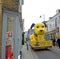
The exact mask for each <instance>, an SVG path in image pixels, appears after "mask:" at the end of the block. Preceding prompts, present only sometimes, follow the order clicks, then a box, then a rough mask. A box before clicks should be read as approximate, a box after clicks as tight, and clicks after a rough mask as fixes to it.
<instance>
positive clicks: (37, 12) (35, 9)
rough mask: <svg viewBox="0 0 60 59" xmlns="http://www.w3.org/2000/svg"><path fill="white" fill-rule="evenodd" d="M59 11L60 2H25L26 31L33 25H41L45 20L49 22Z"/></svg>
mask: <svg viewBox="0 0 60 59" xmlns="http://www.w3.org/2000/svg"><path fill="white" fill-rule="evenodd" d="M57 9H60V0H24V5H23V6H22V18H23V19H24V31H27V30H28V29H29V28H30V26H31V24H32V23H39V22H40V23H41V22H42V21H44V19H45V21H48V20H49V17H53V16H54V15H55V14H56V10H57ZM40 16H41V18H40Z"/></svg>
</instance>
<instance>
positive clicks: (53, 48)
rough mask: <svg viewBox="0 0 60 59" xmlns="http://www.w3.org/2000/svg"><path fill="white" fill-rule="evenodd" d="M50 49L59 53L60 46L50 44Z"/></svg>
mask: <svg viewBox="0 0 60 59" xmlns="http://www.w3.org/2000/svg"><path fill="white" fill-rule="evenodd" d="M50 50H51V51H52V52H55V53H58V54H60V48H59V47H58V46H52V48H50Z"/></svg>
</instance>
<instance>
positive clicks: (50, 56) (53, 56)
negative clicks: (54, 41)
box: [34, 49, 60, 59]
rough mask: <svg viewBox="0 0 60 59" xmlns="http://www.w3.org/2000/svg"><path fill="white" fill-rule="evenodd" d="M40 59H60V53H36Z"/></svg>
mask: <svg viewBox="0 0 60 59" xmlns="http://www.w3.org/2000/svg"><path fill="white" fill-rule="evenodd" d="M34 52H35V53H36V55H37V56H38V58H39V59H60V52H59V51H57V50H53V49H51V50H50V49H47V50H37V51H34Z"/></svg>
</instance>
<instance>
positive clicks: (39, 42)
mask: <svg viewBox="0 0 60 59" xmlns="http://www.w3.org/2000/svg"><path fill="white" fill-rule="evenodd" d="M32 27H34V28H33V30H34V32H33V33H32V34H31V35H30V36H29V38H30V46H31V47H32V48H34V49H44V48H49V47H52V41H51V40H49V39H48V40H46V39H45V29H46V25H45V23H36V24H32V25H31V29H32Z"/></svg>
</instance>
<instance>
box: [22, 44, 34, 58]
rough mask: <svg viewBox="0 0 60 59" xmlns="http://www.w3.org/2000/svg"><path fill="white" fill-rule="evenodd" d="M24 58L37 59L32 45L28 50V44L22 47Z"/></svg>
mask: <svg viewBox="0 0 60 59" xmlns="http://www.w3.org/2000/svg"><path fill="white" fill-rule="evenodd" d="M22 59H35V57H34V55H33V52H32V51H31V49H30V47H29V48H28V50H27V47H26V45H23V47H22Z"/></svg>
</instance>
